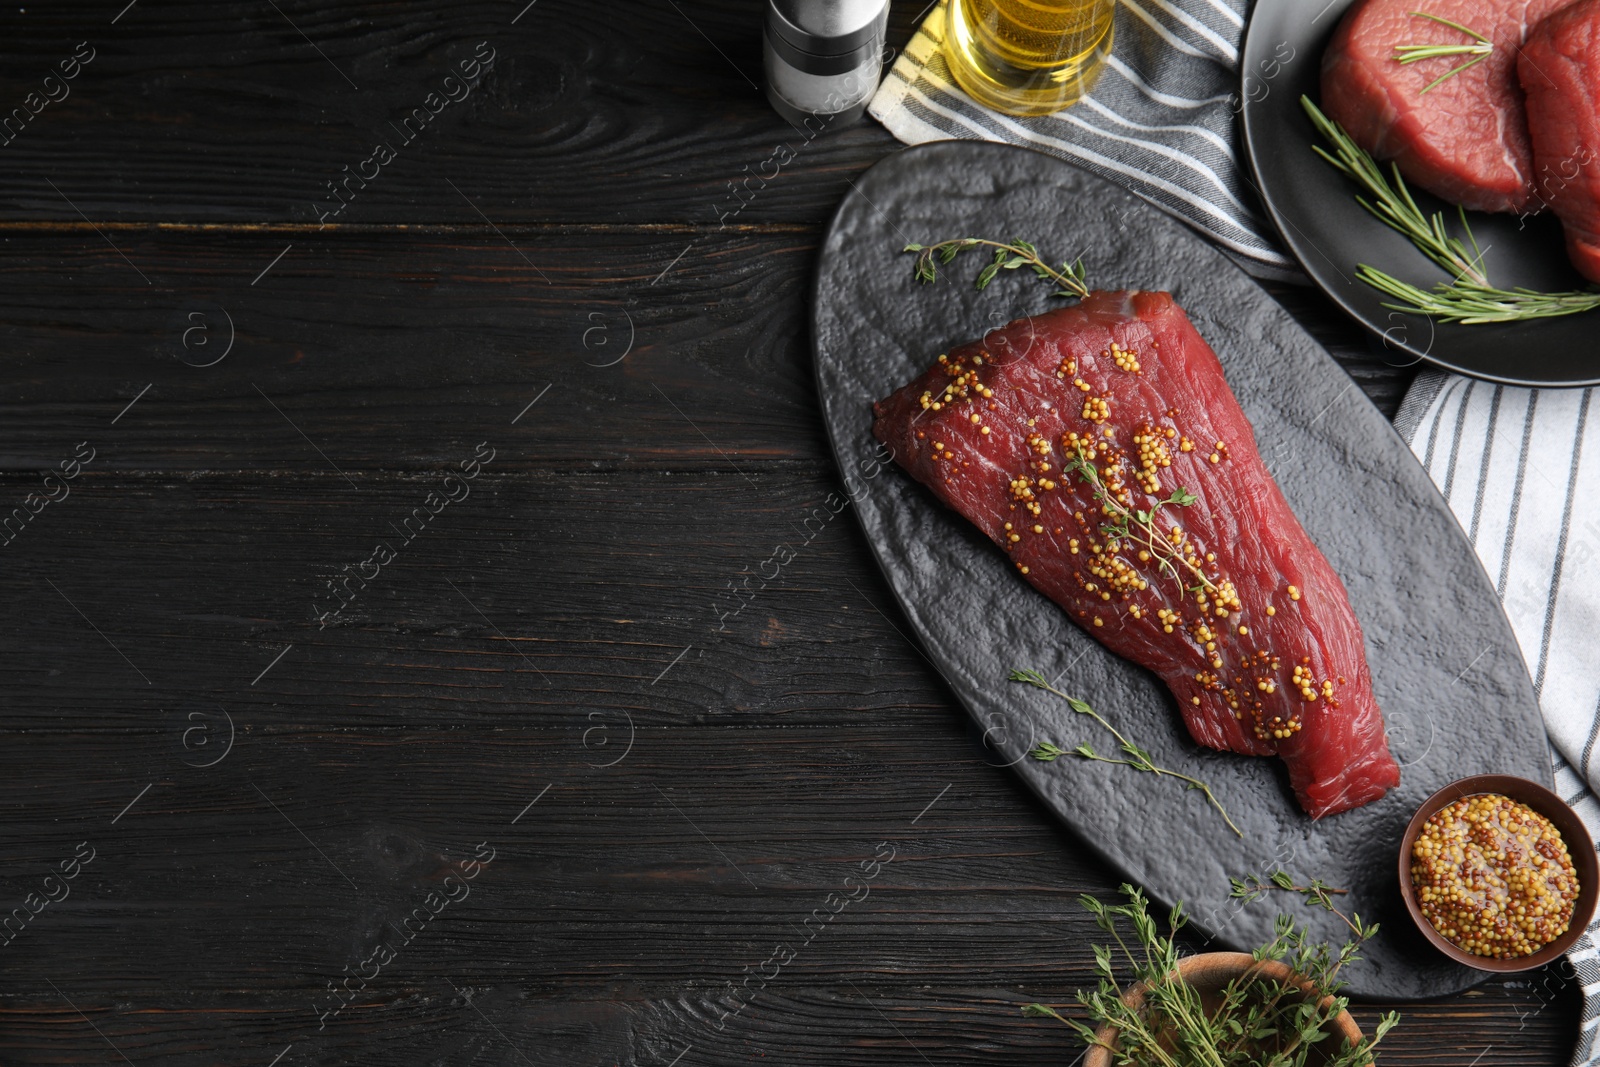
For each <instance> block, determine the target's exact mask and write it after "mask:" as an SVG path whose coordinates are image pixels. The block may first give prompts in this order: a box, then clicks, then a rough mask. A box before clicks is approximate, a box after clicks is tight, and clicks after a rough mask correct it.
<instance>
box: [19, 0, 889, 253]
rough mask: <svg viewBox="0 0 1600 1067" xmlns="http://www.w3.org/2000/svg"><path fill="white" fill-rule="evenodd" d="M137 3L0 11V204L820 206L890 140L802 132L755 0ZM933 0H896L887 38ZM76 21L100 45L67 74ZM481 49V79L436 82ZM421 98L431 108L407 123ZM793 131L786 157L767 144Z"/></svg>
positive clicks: (677, 215) (382, 209) (234, 213)
mask: <svg viewBox="0 0 1600 1067" xmlns="http://www.w3.org/2000/svg"><path fill="white" fill-rule="evenodd" d="M123 7H124V5H123V4H121V3H116V4H112V5H109V6H108V7H107V8H106V9H105V10H101V9H99V8H96V9H94V10H93V11H92V12H91V11H88V10H77V9H50V8H36V7H28V8H18V7H16V6H10V7H7V8H6V9H5V10H4V11H3V12H0V69H3V70H4V71H5V76H4V77H3V78H0V108H3V110H0V115H10V113H11V109H12V108H23V112H22V115H23V118H17V119H14V120H13V123H14V125H13V128H12V129H11V130H8V131H6V133H5V135H4V136H6V137H9V138H10V141H9V143H5V144H4V145H3V147H0V151H3V152H4V153H5V158H6V167H5V168H4V170H3V173H0V216H3V217H4V218H5V219H8V220H12V221H28V222H36V221H51V222H79V221H80V220H81V216H80V215H79V212H80V211H81V212H82V213H83V215H84V216H87V217H88V218H90V219H93V220H95V221H96V222H100V221H105V220H114V221H136V220H141V221H147V220H157V221H161V222H229V223H252V224H253V223H262V222H278V223H293V224H295V225H296V226H297V227H299V228H300V231H301V232H302V233H303V234H304V236H305V237H306V239H311V238H312V237H313V235H320V234H319V231H318V226H319V225H322V224H324V223H325V222H330V221H331V223H332V224H343V223H360V224H371V223H408V224H416V223H429V222H456V223H472V224H474V225H476V224H479V223H481V221H482V216H485V215H486V216H487V217H488V218H490V219H492V220H493V221H494V222H495V223H497V224H499V225H502V226H505V225H509V224H525V223H551V222H581V223H601V222H604V223H623V222H634V223H664V222H685V223H693V224H696V225H699V226H708V227H713V228H714V227H717V226H720V225H723V224H725V223H728V222H730V221H731V220H737V221H738V222H739V223H751V222H772V221H783V222H805V223H808V224H813V225H814V224H818V223H821V222H822V221H824V220H825V219H826V218H827V217H828V215H829V214H830V213H831V212H832V210H833V207H834V204H835V203H836V202H837V200H838V199H839V197H840V196H841V195H842V194H843V193H844V192H845V191H846V190H847V188H848V187H847V185H846V179H848V178H850V177H853V176H854V175H856V174H858V173H860V172H861V171H862V170H864V169H865V168H866V167H867V166H868V165H870V164H871V163H872V162H873V161H875V160H876V159H877V158H878V157H879V156H881V155H883V153H884V152H886V151H888V150H890V149H892V148H893V147H894V145H895V142H894V141H893V139H892V138H890V137H889V135H888V134H887V133H886V132H885V131H884V130H883V129H882V127H880V126H878V125H877V124H876V123H872V122H863V123H860V124H858V125H856V126H854V127H852V128H849V129H845V130H839V131H830V132H828V133H825V134H822V135H820V136H815V137H809V138H808V137H807V136H806V135H804V134H801V133H799V132H797V131H795V130H794V129H793V128H791V127H790V126H789V125H788V124H787V123H785V122H784V121H783V120H782V119H780V118H779V117H778V115H777V114H776V113H775V112H774V111H773V110H772V108H771V107H770V106H769V105H768V103H767V101H766V97H765V94H764V92H762V90H761V89H760V85H761V83H762V70H761V13H760V12H761V9H760V8H759V7H758V6H756V5H753V4H750V3H748V2H745V0H692V2H690V0H685V2H684V3H682V4H638V5H630V6H629V7H628V8H627V9H626V11H625V12H623V13H621V14H619V13H618V12H617V11H616V9H615V8H614V7H613V6H611V5H597V4H593V3H587V2H585V0H539V2H538V3H537V4H527V3H525V2H519V0H500V2H484V0H471V2H465V3H458V4H451V5H449V6H447V7H444V8H440V7H439V6H437V5H429V4H426V3H423V2H421V0H397V2H390V3H382V4H379V3H362V4H340V5H337V6H332V7H330V6H328V5H321V4H316V3H311V2H308V0H281V2H279V3H277V4H276V5H237V4H220V5H219V4H207V3H202V2H196V0H191V2H187V3H176V4H170V3H163V4H152V3H148V2H142V3H137V4H134V5H131V6H130V7H129V8H128V9H127V10H126V12H125V13H124V14H122V15H121V17H120V18H117V19H116V20H115V22H114V24H113V16H114V15H116V14H117V13H118V12H119V11H121V10H122V9H123ZM919 7H920V5H917V6H913V5H895V6H894V19H893V25H892V27H891V31H890V34H889V42H890V44H891V45H893V46H900V45H903V44H904V42H905V41H906V39H908V38H909V36H910V34H911V30H912V20H913V18H914V17H915V15H916V12H917V10H918V9H919ZM80 43H85V44H86V45H87V48H86V49H85V50H83V51H82V52H81V54H82V55H84V56H92V58H91V59H89V62H88V63H87V65H83V64H82V63H78V65H77V67H76V70H77V76H76V77H75V78H73V79H71V80H69V81H67V82H65V83H64V84H63V83H62V82H61V81H60V75H61V73H62V69H61V66H60V65H61V63H63V62H67V63H69V64H70V63H72V62H74V60H73V56H74V54H75V51H76V50H77V49H78V46H79V45H80ZM489 55H492V56H493V63H492V65H491V66H490V67H488V68H487V69H485V70H482V71H480V72H479V81H478V83H477V85H476V87H475V88H472V89H470V90H469V89H467V88H466V87H465V86H464V85H462V84H460V83H450V84H447V83H446V81H445V79H446V78H449V77H451V76H453V75H455V76H459V75H460V74H461V73H462V70H461V67H460V64H462V63H463V62H466V63H480V58H481V57H484V56H489ZM480 65H481V63H480ZM66 69H68V70H72V69H74V68H73V67H71V66H69V67H68V68H66ZM468 69H471V68H468ZM51 76H54V79H55V80H53V81H52V82H50V83H46V82H45V81H44V79H45V78H46V77H51ZM46 92H48V93H52V94H54V95H55V96H57V97H61V96H62V94H63V93H65V94H66V95H65V97H64V98H63V99H60V101H59V102H56V103H51V102H48V101H47V100H46V99H45V97H44V96H42V95H39V96H35V97H34V98H33V99H34V101H35V105H34V106H35V107H37V109H38V113H37V114H32V113H31V110H30V109H29V108H28V107H26V106H25V103H26V101H28V99H29V94H30V93H39V94H43V93H46ZM430 94H440V95H438V96H435V97H434V100H433V101H429V100H428V98H429V95H430ZM446 94H454V95H455V96H456V97H458V98H461V99H459V102H453V103H452V102H446V99H445V96H446ZM463 96H464V98H462V97H463ZM135 101H136V102H137V104H136V105H134V106H129V105H130V104H131V103H132V102H135ZM425 105H426V108H425V114H427V113H428V111H430V110H431V111H437V112H438V113H437V114H436V115H434V114H428V117H427V121H426V122H425V123H424V124H417V123H416V120H413V123H414V125H412V126H406V125H405V123H406V120H407V118H408V117H410V116H412V115H413V114H414V112H415V109H417V108H419V107H424V106H425ZM418 125H420V126H421V132H417V126H418ZM379 144H383V145H386V146H388V147H389V148H390V149H391V151H392V152H393V153H394V158H393V159H392V160H391V161H389V162H387V163H383V161H382V159H381V157H380V158H376V159H375V158H374V149H375V148H376V147H377V145H379ZM779 145H786V146H787V147H788V148H789V150H790V152H791V153H792V155H793V158H792V159H790V158H789V153H781V154H778V156H777V159H776V160H775V159H774V156H775V153H776V151H777V148H778V146H779ZM108 160H115V161H116V165H115V167H109V166H107V165H106V161H108ZM351 174H354V175H356V177H355V178H354V179H350V178H349V176H350V175H351ZM362 175H366V176H367V179H370V180H364V179H363V178H362ZM575 175H582V176H584V180H580V181H574V180H573V177H574V176H575ZM764 176H765V177H764ZM347 180H349V184H344V183H345V182H346V181H347ZM330 182H334V183H341V184H340V191H339V194H338V195H337V196H336V195H335V194H334V193H333V192H330V189H329V183H330ZM340 197H342V198H345V199H346V201H347V203H348V207H347V208H346V209H345V210H343V211H342V212H339V213H338V214H336V215H334V214H331V213H332V212H334V211H335V210H336V209H337V206H338V204H339V202H340V199H339V198H340ZM480 212H481V215H480ZM321 232H323V233H325V231H321Z"/></svg>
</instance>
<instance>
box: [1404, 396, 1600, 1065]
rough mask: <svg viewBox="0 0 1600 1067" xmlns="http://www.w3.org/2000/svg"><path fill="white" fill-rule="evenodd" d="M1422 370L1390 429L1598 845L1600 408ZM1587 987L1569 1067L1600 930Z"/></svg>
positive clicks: (1595, 1017) (1590, 995)
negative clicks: (1504, 639)
mask: <svg viewBox="0 0 1600 1067" xmlns="http://www.w3.org/2000/svg"><path fill="white" fill-rule="evenodd" d="M1594 394H1595V390H1594V389H1519V388H1517V387H1515V386H1510V385H1495V384H1494V383H1493V382H1481V381H1475V380H1473V379H1471V378H1462V377H1460V376H1458V375H1454V374H1444V373H1441V372H1438V371H1427V372H1424V373H1423V374H1421V375H1419V376H1418V377H1417V380H1416V381H1415V382H1414V383H1413V384H1412V386H1411V389H1410V391H1409V392H1408V393H1407V394H1406V399H1405V403H1403V404H1402V405H1401V407H1400V413H1399V415H1397V416H1396V417H1395V428H1396V429H1398V430H1399V431H1400V433H1401V436H1403V437H1405V438H1406V440H1408V441H1410V442H1411V450H1412V451H1413V452H1415V453H1416V455H1417V459H1419V460H1421V461H1422V465H1423V467H1425V468H1426V469H1427V471H1428V474H1429V475H1430V476H1431V477H1432V478H1433V481H1434V484H1436V485H1437V486H1438V487H1439V491H1440V492H1442V493H1443V494H1444V497H1445V499H1446V500H1447V501H1449V503H1450V508H1451V510H1452V511H1454V512H1455V513H1456V518H1458V519H1459V520H1461V526H1462V528H1463V529H1464V530H1466V531H1467V536H1468V537H1469V538H1470V539H1471V540H1472V544H1473V547H1474V548H1476V549H1477V550H1478V558H1479V559H1480V560H1482V561H1483V567H1484V570H1486V571H1488V572H1489V580H1490V581H1492V582H1493V583H1494V586H1495V590H1496V592H1498V593H1499V595H1500V601H1501V603H1502V604H1504V605H1505V609H1506V615H1507V617H1508V618H1510V620H1511V628H1512V629H1513V630H1514V631H1516V635H1517V643H1518V644H1520V645H1521V646H1522V658H1523V659H1524V660H1525V661H1526V662H1527V664H1528V671H1529V672H1530V673H1531V674H1532V675H1533V684H1534V688H1535V689H1536V690H1537V691H1538V693H1539V707H1540V709H1541V710H1543V712H1544V723H1545V730H1546V731H1547V732H1548V734H1549V736H1550V748H1551V761H1552V762H1553V763H1554V764H1555V771H1556V791H1557V792H1559V793H1561V794H1562V796H1564V797H1565V798H1566V799H1567V802H1568V803H1569V804H1571V805H1572V806H1573V807H1574V808H1576V809H1577V811H1578V814H1579V815H1580V816H1582V818H1583V821H1584V824H1585V825H1587V826H1588V827H1589V833H1590V834H1591V835H1593V836H1594V837H1595V838H1596V839H1600V801H1597V800H1596V798H1595V793H1596V790H1597V788H1600V669H1597V668H1600V404H1595V403H1594V402H1593V400H1594ZM1567 959H1568V960H1569V961H1570V962H1571V964H1572V966H1573V969H1574V970H1575V971H1576V972H1577V977H1578V981H1579V982H1580V983H1581V984H1582V987H1583V1019H1582V1022H1581V1029H1580V1032H1579V1036H1578V1047H1577V1051H1576V1052H1575V1053H1574V1054H1573V1060H1572V1062H1573V1063H1574V1064H1575V1065H1578V1064H1595V1063H1600V1048H1597V1047H1596V1042H1595V1029H1596V1024H1597V1022H1600V922H1596V923H1595V924H1594V925H1591V926H1590V927H1589V930H1588V933H1587V934H1585V935H1584V936H1583V937H1582V938H1580V939H1579V941H1578V944H1577V945H1576V946H1575V947H1574V948H1573V950H1572V951H1571V952H1570V953H1568V955H1567Z"/></svg>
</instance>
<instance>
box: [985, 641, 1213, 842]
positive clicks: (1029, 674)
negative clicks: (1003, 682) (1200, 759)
mask: <svg viewBox="0 0 1600 1067" xmlns="http://www.w3.org/2000/svg"><path fill="white" fill-rule="evenodd" d="M1007 680H1008V681H1013V682H1023V683H1025V684H1027V685H1031V686H1033V687H1034V688H1035V689H1043V690H1044V691H1045V692H1047V693H1052V694H1054V695H1055V696H1058V697H1060V698H1061V699H1062V700H1065V701H1066V702H1067V706H1068V707H1070V708H1071V709H1072V710H1073V711H1075V712H1077V713H1078V714H1079V715H1083V716H1086V717H1088V718H1091V719H1093V720H1094V721H1095V722H1097V723H1099V724H1100V725H1101V726H1103V727H1105V728H1106V730H1107V731H1108V732H1109V733H1110V734H1111V736H1112V737H1115V738H1116V739H1117V745H1118V747H1119V748H1121V750H1122V754H1123V755H1125V756H1127V757H1128V758H1127V759H1115V758H1113V757H1111V756H1102V755H1101V754H1100V753H1098V752H1096V751H1095V750H1094V749H1093V748H1092V747H1091V746H1090V745H1089V744H1087V743H1084V744H1080V745H1078V746H1077V747H1076V748H1074V749H1072V754H1073V755H1076V756H1079V757H1081V758H1083V759H1086V760H1094V761H1095V762H1097V763H1113V764H1116V765H1118V766H1121V767H1132V768H1133V769H1134V770H1136V771H1144V772H1145V773H1147V774H1153V775H1155V776H1157V777H1158V778H1176V779H1177V780H1178V781H1180V782H1183V783H1184V786H1185V788H1187V789H1198V790H1199V791H1200V792H1201V793H1203V794H1205V798H1206V800H1208V801H1210V802H1211V806H1212V807H1214V808H1216V809H1217V813H1218V814H1219V815H1221V816H1222V821H1223V822H1225V823H1227V824H1228V829H1230V830H1232V831H1233V832H1234V833H1235V834H1238V835H1239V836H1240V837H1243V836H1244V833H1243V832H1242V831H1241V830H1240V829H1239V828H1238V827H1237V826H1235V825H1234V824H1233V820H1232V819H1231V818H1229V817H1228V810H1227V809H1226V808H1224V807H1223V806H1222V802H1221V801H1220V800H1218V799H1217V796H1216V794H1215V793H1213V792H1212V791H1211V787H1210V786H1209V785H1206V783H1204V782H1202V781H1201V780H1200V779H1198V778H1194V777H1191V776H1189V775H1187V774H1183V773H1181V772H1179V771H1174V770H1170V769H1168V768H1166V767H1160V766H1157V765H1156V762H1155V759H1154V757H1152V756H1151V755H1150V753H1149V752H1147V751H1145V750H1144V749H1143V748H1140V747H1139V746H1138V745H1136V744H1134V743H1133V742H1132V741H1130V740H1128V739H1127V738H1126V737H1124V736H1123V734H1122V732H1121V731H1120V730H1118V729H1117V728H1116V727H1115V726H1112V725H1111V724H1110V723H1109V722H1107V721H1106V719H1105V717H1104V716H1103V715H1101V714H1100V713H1099V712H1098V711H1095V710H1094V709H1093V708H1091V707H1090V706H1089V705H1088V704H1086V703H1084V702H1083V701H1081V700H1079V699H1078V698H1077V697H1075V696H1070V695H1068V694H1067V693H1064V692H1062V691H1061V690H1059V689H1057V688H1056V687H1055V686H1054V685H1051V684H1050V681H1049V679H1047V678H1045V676H1044V675H1042V674H1040V673H1039V672H1038V671H1036V670H1031V669H1027V668H1018V669H1013V670H1012V671H1011V674H1010V675H1009V676H1008V679H1007ZM1028 755H1030V756H1032V757H1033V758H1034V759H1036V760H1039V761H1040V762H1042V763H1051V762H1054V761H1055V760H1057V759H1059V758H1060V757H1062V756H1065V755H1067V750H1066V749H1063V748H1061V747H1060V746H1058V745H1055V744H1052V743H1051V742H1049V741H1045V742H1041V743H1040V744H1038V745H1036V746H1034V748H1033V751H1031V752H1029V753H1028Z"/></svg>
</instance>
